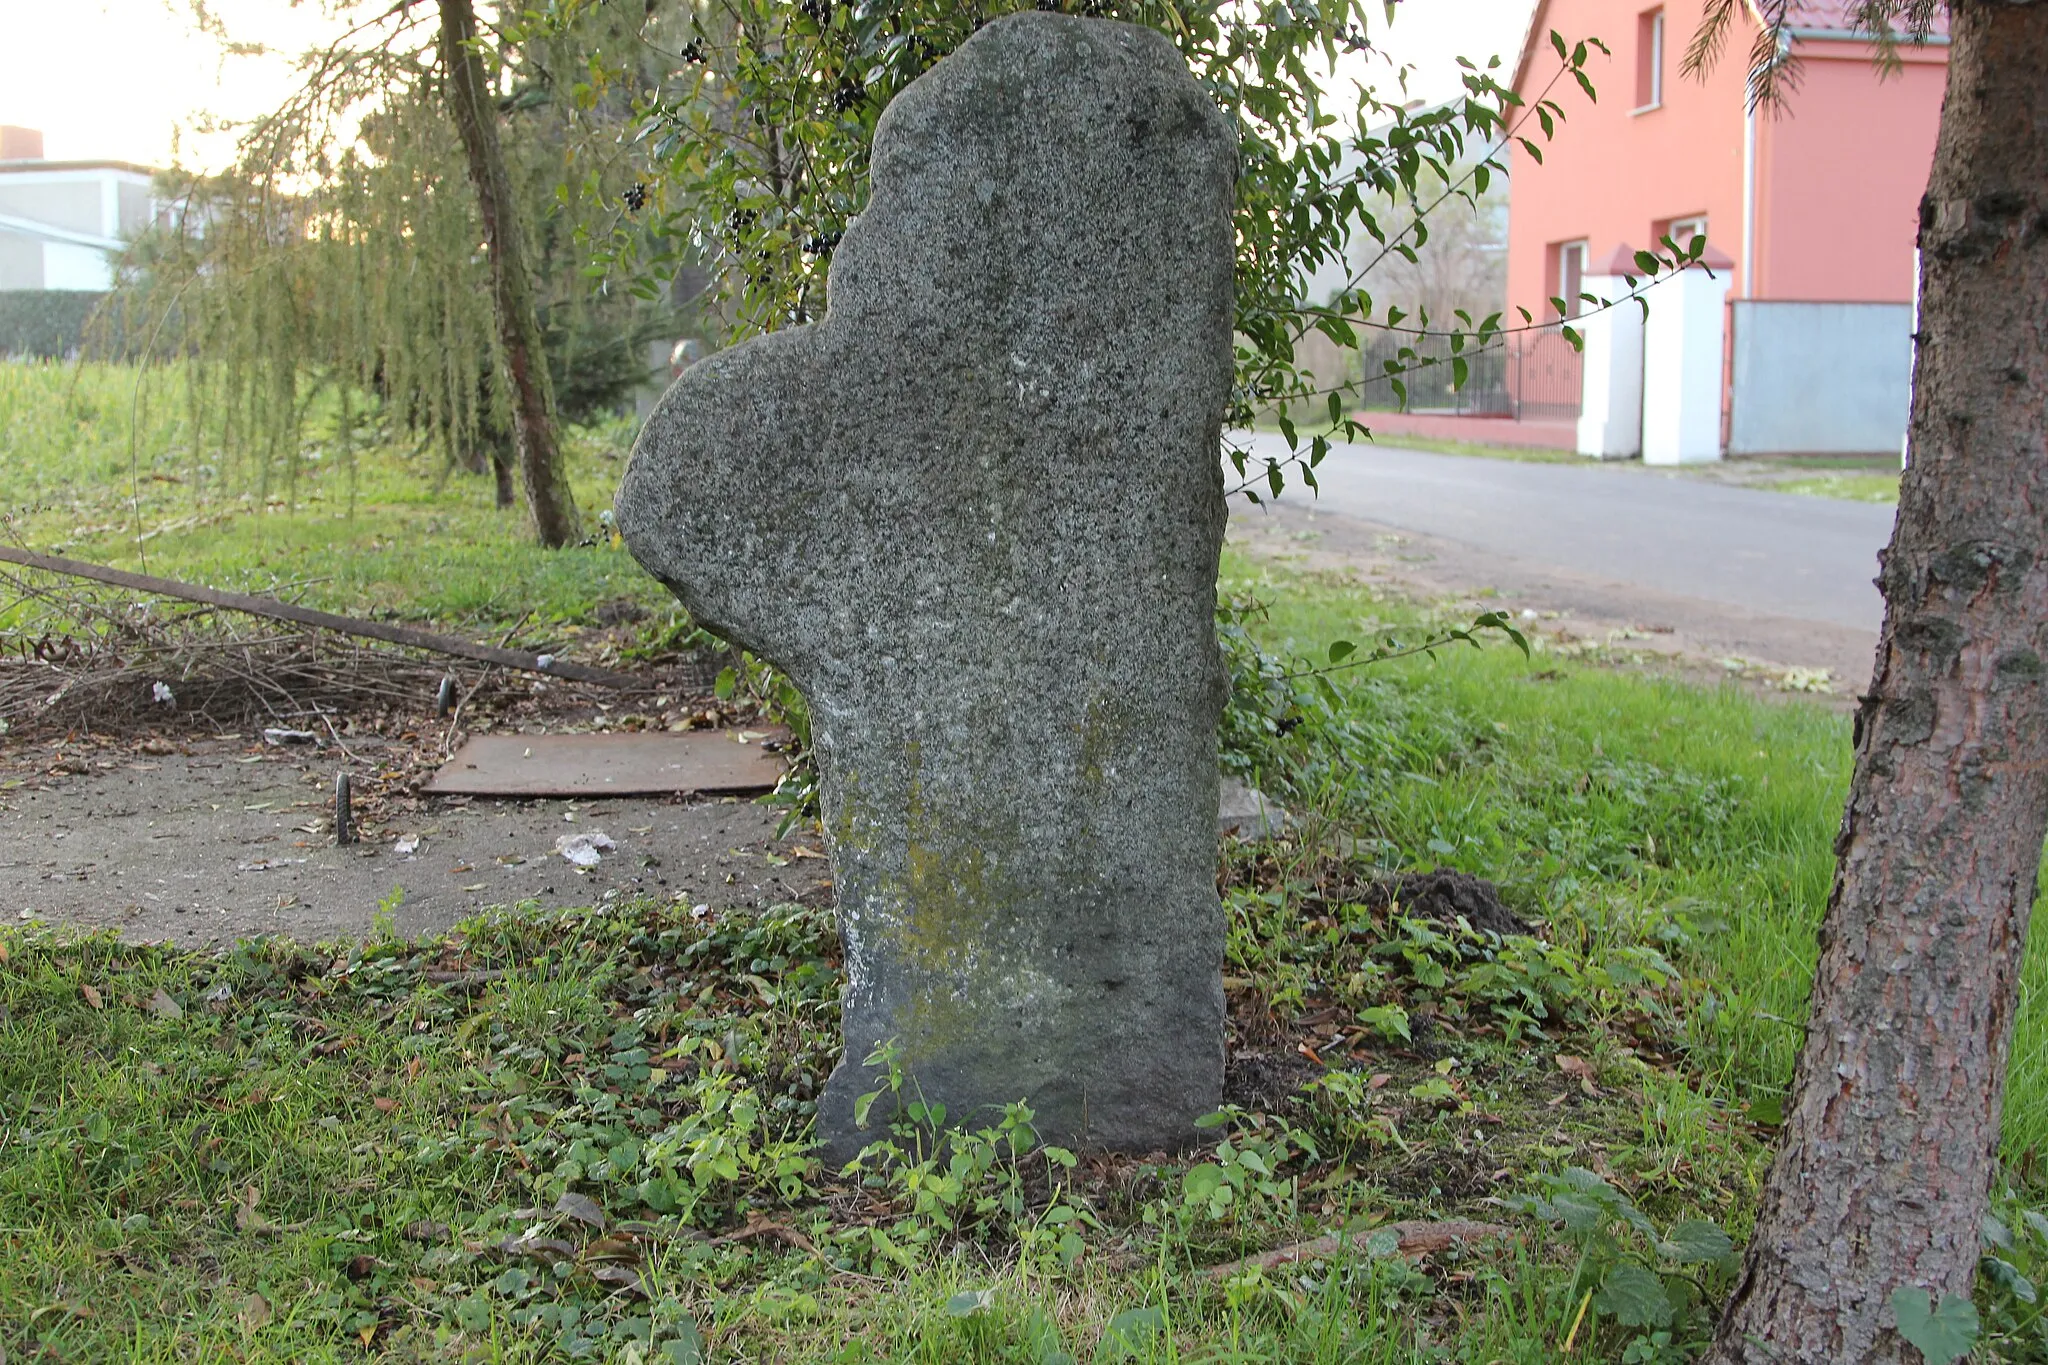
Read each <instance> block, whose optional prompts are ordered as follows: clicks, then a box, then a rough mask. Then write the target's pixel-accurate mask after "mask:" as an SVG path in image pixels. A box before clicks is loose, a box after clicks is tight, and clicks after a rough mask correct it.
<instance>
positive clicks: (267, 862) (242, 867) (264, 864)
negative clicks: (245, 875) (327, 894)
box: [235, 858, 306, 872]
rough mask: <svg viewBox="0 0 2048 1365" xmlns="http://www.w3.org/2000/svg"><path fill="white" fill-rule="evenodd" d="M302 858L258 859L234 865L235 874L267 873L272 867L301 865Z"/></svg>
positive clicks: (303, 860)
mask: <svg viewBox="0 0 2048 1365" xmlns="http://www.w3.org/2000/svg"><path fill="white" fill-rule="evenodd" d="M305 861H306V860H305V859H304V858H258V859H257V860H256V861H254V862H252V863H236V864H235V871H237V872H268V871H269V870H270V869H271V868H273V867H291V866H293V865H294V864H297V863H303V862H305Z"/></svg>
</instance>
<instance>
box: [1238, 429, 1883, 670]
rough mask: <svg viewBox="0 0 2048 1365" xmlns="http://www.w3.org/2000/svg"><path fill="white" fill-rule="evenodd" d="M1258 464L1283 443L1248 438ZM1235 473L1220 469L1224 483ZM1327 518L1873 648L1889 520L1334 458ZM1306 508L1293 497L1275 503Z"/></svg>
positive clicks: (1565, 474)
mask: <svg viewBox="0 0 2048 1365" xmlns="http://www.w3.org/2000/svg"><path fill="white" fill-rule="evenodd" d="M1250 440H1251V443H1252V446H1253V450H1254V453H1255V455H1264V454H1269V453H1270V454H1272V455H1274V456H1276V457H1279V458H1284V457H1285V456H1286V453H1287V445H1286V442H1285V441H1283V440H1282V439H1281V438H1280V437H1278V436H1274V435H1270V434H1263V433H1262V434H1258V435H1255V436H1252V437H1251V438H1250ZM1229 473H1230V471H1229V470H1227V469H1226V475H1228V474H1229ZM1316 478H1317V481H1318V483H1319V484H1320V485H1321V494H1320V497H1319V498H1317V499H1315V501H1314V503H1313V506H1314V507H1315V510H1316V512H1317V513H1318V514H1319V515H1321V516H1326V517H1327V516H1329V515H1331V514H1335V515H1337V516H1342V517H1356V518H1359V519H1361V520H1364V521H1370V522H1373V523H1376V524H1378V525H1381V526H1390V527H1394V528H1396V529H1398V530H1402V531H1409V532H1414V533H1417V534H1420V535H1425V536H1430V537H1434V538H1437V539H1439V540H1443V541H1449V542H1453V543H1459V544H1464V545H1470V546H1474V547H1478V548H1482V549H1484V550H1486V551H1488V552H1489V553H1490V554H1492V555H1494V556H1497V557H1499V558H1501V559H1504V560H1507V561H1510V562H1514V563H1517V564H1521V565H1525V566H1528V567H1530V568H1535V569H1550V570H1560V571H1564V572H1567V573H1571V574H1574V575H1578V576H1581V577H1583V578H1588V579H1598V580H1605V581H1607V582H1610V583H1613V584H1617V585H1623V586H1626V587H1635V588H1640V589H1644V590H1647V592H1648V593H1650V594H1653V595H1655V596H1656V597H1658V598H1660V599H1668V598H1690V599H1695V600H1699V601H1702V602H1707V603H1713V604H1715V605H1717V606H1718V607H1721V608H1724V609H1726V608H1732V609H1735V610H1736V611H1738V612H1744V613H1754V614H1756V615H1758V616H1759V617H1773V618H1789V619H1790V620H1792V621H1812V622H1820V623H1825V624H1827V625H1830V626H1835V627H1848V628H1850V629H1852V630H1859V631H1867V632H1869V634H1870V636H1871V637H1872V638H1874V637H1875V636H1876V633H1877V630H1878V627H1879V625H1880V624H1881V622H1882V617H1883V610H1884V607H1883V602H1882V600H1881V599H1880V598H1879V596H1878V592H1877V588H1876V587H1875V586H1874V584H1873V583H1872V581H1871V580H1872V579H1873V578H1875V577H1876V574H1877V554H1878V551H1879V550H1881V549H1883V548H1884V546H1885V544H1886V543H1887V542H1888V541H1889V540H1890V538H1891V528H1892V508H1890V507H1888V506H1885V505H1882V504H1875V503H1859V502H1849V501H1845V500H1841V499H1835V498H1818V497H1807V496H1802V495H1798V494H1791V493H1773V492H1768V491H1765V490H1762V489H1755V488H1741V487H1732V486H1729V485H1725V484H1716V483H1711V482H1708V481H1706V480H1703V479H1699V478H1695V477H1691V476H1688V475H1685V474H1679V473H1666V472H1664V471H1661V470H1654V469H1645V468H1643V467H1641V466H1639V465H1638V466H1619V467H1617V466H1600V465H1594V464H1590V463H1589V464H1587V465H1585V466H1578V465H1567V464H1533V463H1519V462H1515V461H1511V460H1494V459H1485V458H1481V457H1475V456H1469V455H1435V454H1430V453H1427V452H1424V451H1417V450H1402V449H1400V448H1398V447H1394V446H1384V445H1370V446H1366V445H1339V446H1336V447H1335V448H1333V449H1332V450H1331V452H1330V454H1329V455H1328V456H1327V457H1326V458H1325V459H1324V461H1323V463H1322V464H1321V465H1320V466H1319V467H1318V468H1317V470H1316ZM1297 498H1299V499H1301V501H1302V502H1303V503H1307V502H1308V501H1309V499H1308V495H1307V494H1306V492H1305V490H1302V489H1299V488H1290V489H1289V490H1288V493H1287V495H1286V497H1285V499H1283V502H1286V503H1292V502H1295V501H1296V499H1297Z"/></svg>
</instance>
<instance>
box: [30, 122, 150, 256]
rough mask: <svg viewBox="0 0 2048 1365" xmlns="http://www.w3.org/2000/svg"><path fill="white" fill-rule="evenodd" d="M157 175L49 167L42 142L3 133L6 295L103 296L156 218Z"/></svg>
mask: <svg viewBox="0 0 2048 1365" xmlns="http://www.w3.org/2000/svg"><path fill="white" fill-rule="evenodd" d="M151 175H152V172H151V170H150V168H149V167H147V166H136V165H133V164H131V163H129V162H126V161H45V160H44V159H43V135H42V134H41V133H39V132H37V131H36V130H34V129H32V128H10V127H0V290H14V289H57V290H104V289H110V288H112V287H113V283H114V258H115V257H116V256H117V255H119V253H120V252H121V250H122V248H123V246H124V245H125V244H126V240H127V238H128V237H130V236H131V235H133V234H134V233H135V232H136V231H137V230H139V229H140V228H142V227H144V226H146V225H147V224H148V223H149V222H150V220H151V219H152V218H153V217H154V216H155V213H156V205H155V203H154V201H153V200H152V199H151V196H150V179H151Z"/></svg>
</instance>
